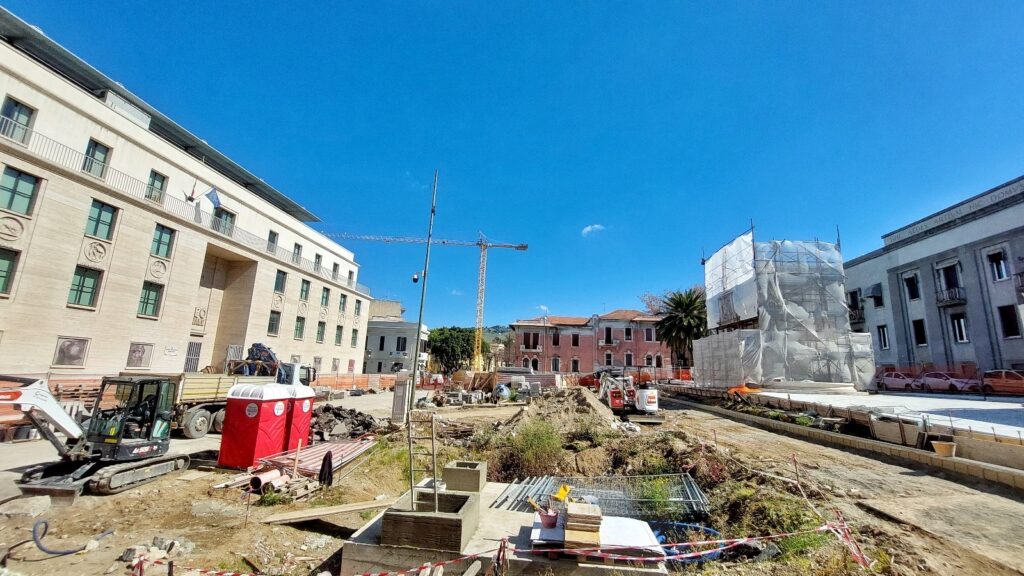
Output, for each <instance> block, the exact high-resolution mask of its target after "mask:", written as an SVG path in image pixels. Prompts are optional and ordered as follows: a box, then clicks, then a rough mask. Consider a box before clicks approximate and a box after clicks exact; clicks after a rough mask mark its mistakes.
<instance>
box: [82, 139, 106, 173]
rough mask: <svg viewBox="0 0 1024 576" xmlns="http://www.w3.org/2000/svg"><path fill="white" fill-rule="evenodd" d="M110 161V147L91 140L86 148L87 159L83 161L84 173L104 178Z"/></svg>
mask: <svg viewBox="0 0 1024 576" xmlns="http://www.w3.org/2000/svg"><path fill="white" fill-rule="evenodd" d="M109 161H110V147H109V146H107V145H105V144H100V143H99V142H97V141H95V140H92V139H90V140H89V145H88V146H87V147H86V148H85V159H84V160H83V161H82V172H86V173H89V174H92V175H93V176H95V177H97V178H103V177H104V176H106V174H107V163H108V162H109Z"/></svg>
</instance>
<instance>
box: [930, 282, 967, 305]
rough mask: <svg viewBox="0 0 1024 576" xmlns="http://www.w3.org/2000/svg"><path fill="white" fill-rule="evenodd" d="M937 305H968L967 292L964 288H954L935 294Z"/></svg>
mask: <svg viewBox="0 0 1024 576" xmlns="http://www.w3.org/2000/svg"><path fill="white" fill-rule="evenodd" d="M935 303H936V304H938V305H939V306H958V305H960V304H966V303H967V291H966V290H964V287H963V286H954V287H952V288H946V289H945V290H939V291H937V292H936V293H935Z"/></svg>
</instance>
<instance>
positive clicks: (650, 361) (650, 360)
mask: <svg viewBox="0 0 1024 576" xmlns="http://www.w3.org/2000/svg"><path fill="white" fill-rule="evenodd" d="M644 365H645V366H654V356H651V355H650V354H648V355H647V356H645V357H644Z"/></svg>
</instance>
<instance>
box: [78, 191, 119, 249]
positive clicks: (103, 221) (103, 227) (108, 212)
mask: <svg viewBox="0 0 1024 576" xmlns="http://www.w3.org/2000/svg"><path fill="white" fill-rule="evenodd" d="M116 220H117V208H114V207H113V206H111V205H110V204H105V203H103V202H100V201H99V200H93V201H92V206H90V207H89V219H88V220H86V221H85V233H86V234H88V235H89V236H95V237H96V238H102V239H103V240H110V238H111V237H112V236H113V235H114V222H115V221H116Z"/></svg>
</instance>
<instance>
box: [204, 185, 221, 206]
mask: <svg viewBox="0 0 1024 576" xmlns="http://www.w3.org/2000/svg"><path fill="white" fill-rule="evenodd" d="M206 197H207V198H209V199H210V204H213V207H214V208H220V196H217V189H216V188H210V191H209V192H207V193H206Z"/></svg>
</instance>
